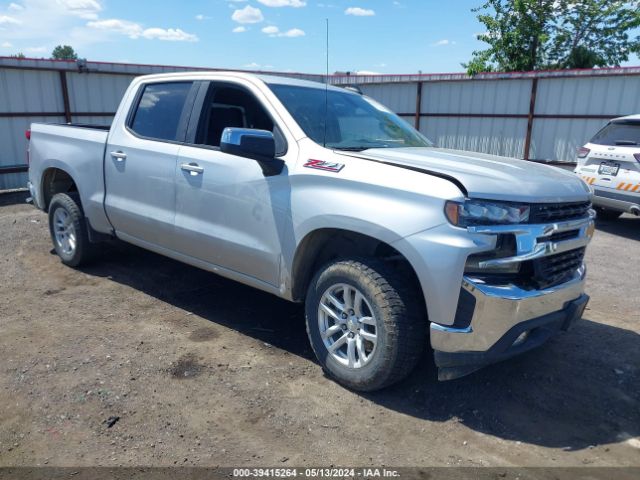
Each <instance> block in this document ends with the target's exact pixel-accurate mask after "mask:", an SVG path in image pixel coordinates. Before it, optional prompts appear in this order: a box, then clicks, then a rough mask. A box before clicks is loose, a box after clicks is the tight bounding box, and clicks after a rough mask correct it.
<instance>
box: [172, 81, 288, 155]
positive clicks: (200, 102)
mask: <svg viewBox="0 0 640 480" xmlns="http://www.w3.org/2000/svg"><path fill="white" fill-rule="evenodd" d="M200 83H201V85H200V90H199V91H198V93H197V95H196V96H195V99H194V102H193V106H192V111H191V115H190V118H189V124H188V126H187V129H186V132H185V140H184V145H188V146H190V147H195V148H201V149H204V150H213V151H216V152H219V151H220V147H215V146H213V145H203V144H200V143H195V138H196V136H197V135H198V133H199V132H198V127H199V125H200V120H201V118H202V115H203V114H204V111H203V107H204V104H205V102H206V101H207V99H208V98H209V97H210V95H211V94H212V93H213V92H215V89H216V88H221V87H227V88H235V89H237V90H242V91H243V92H245V93H246V94H248V95H251V97H253V99H254V100H255V101H256V102H258V104H259V105H261V106H262V108H263V109H264V111H265V113H266V114H267V116H268V117H269V118H270V119H271V121H272V122H273V126H274V129H277V131H278V132H279V136H280V138H281V139H282V143H283V149H282V151H281V152H276V158H281V157H284V156H285V155H286V154H287V152H288V151H289V142H287V137H286V135H285V134H284V131H283V129H282V127H280V124H279V123H278V122H277V121H276V119H275V118H274V117H273V115H272V114H271V112H270V111H269V109H267V108H266V107H265V105H264V102H262V101H261V100H260V99H259V98H258V97H257V96H256V95H255V94H254V93H253V92H252V91H251V90H249V89H248V88H247V87H245V86H244V85H241V84H239V83H234V82H230V81H227V80H203V81H202V82H200ZM212 84H214V86H213V88H211V86H212ZM274 136H275V133H274Z"/></svg>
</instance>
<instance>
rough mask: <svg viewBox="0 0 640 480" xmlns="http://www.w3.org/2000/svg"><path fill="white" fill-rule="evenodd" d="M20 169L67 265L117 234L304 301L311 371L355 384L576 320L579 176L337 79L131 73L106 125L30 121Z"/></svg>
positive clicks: (541, 335)
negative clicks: (314, 362)
mask: <svg viewBox="0 0 640 480" xmlns="http://www.w3.org/2000/svg"><path fill="white" fill-rule="evenodd" d="M29 157H30V166H29V188H30V190H31V195H32V198H33V202H34V204H35V205H36V206H37V207H38V208H40V209H42V210H44V211H47V212H48V214H49V226H50V232H51V238H52V241H53V245H54V247H55V250H56V252H57V254H58V255H59V256H60V258H61V259H62V262H63V263H64V264H66V265H69V266H72V267H76V266H78V265H80V264H81V263H83V262H85V261H87V260H89V259H90V258H92V256H93V254H94V253H95V250H96V248H97V247H98V244H99V242H101V241H103V240H105V239H108V238H118V239H121V240H123V241H125V242H130V243H132V244H135V245H138V246H140V247H143V248H146V249H149V250H152V251H154V252H157V253H160V254H162V255H166V256H168V257H171V258H174V259H177V260H179V261H182V262H185V263H188V264H191V265H195V266H197V267H200V268H203V269H205V270H209V271H211V272H215V273H217V274H219V275H223V276H225V277H228V278H231V279H234V280H237V281H239V282H242V283H245V284H247V285H251V286H253V287H256V288H259V289H261V290H264V291H267V292H270V293H272V294H274V295H277V296H279V297H282V298H285V299H288V300H291V301H294V302H304V303H305V311H306V324H307V331H308V334H309V339H310V341H311V345H312V347H313V350H314V351H315V353H316V355H317V358H318V361H319V362H320V364H321V365H322V367H323V368H324V370H325V371H326V372H327V373H328V374H329V375H330V376H331V377H333V378H335V379H336V380H337V381H338V382H340V383H341V384H343V385H345V386H347V387H349V388H352V389H355V390H363V391H366V390H375V389H380V388H383V387H385V386H388V385H390V384H392V383H394V382H397V381H398V380H400V379H402V378H403V377H404V376H406V375H407V374H408V373H409V372H410V371H411V370H412V369H413V367H414V366H415V365H416V362H417V361H418V359H419V358H420V356H421V354H422V353H423V351H424V349H425V347H426V346H427V344H428V342H429V341H430V344H431V347H432V348H433V351H434V357H435V362H436V365H437V367H438V373H439V378H440V379H442V380H446V379H452V378H457V377H460V376H462V375H466V374H468V373H470V372H473V371H475V370H477V369H479V368H481V367H483V366H485V365H487V364H489V363H492V362H496V361H499V360H503V359H506V358H509V357H511V356H513V355H516V354H519V353H521V352H524V351H526V350H529V349H531V348H533V347H536V346H538V345H540V344H541V343H543V342H544V341H546V340H547V339H548V338H549V337H550V336H551V335H553V334H554V333H556V332H558V331H560V330H566V329H568V328H569V326H570V325H571V324H572V323H573V322H574V321H576V320H577V319H579V318H580V317H581V315H582V312H583V310H584V307H585V305H586V303H587V301H588V297H587V296H586V295H585V294H584V282H585V266H584V264H583V258H584V253H585V248H586V246H587V244H588V243H589V240H590V239H591V236H592V235H593V230H594V223H593V216H594V214H593V211H592V210H591V195H590V192H589V188H588V187H587V185H586V184H585V183H584V182H583V181H581V180H580V179H579V178H577V177H576V176H574V175H573V174H572V173H570V172H564V171H562V170H559V169H554V168H552V167H547V166H542V165H538V164H534V163H529V162H524V161H520V160H514V159H509V158H501V157H495V156H490V155H483V154H477V153H468V152H462V151H452V150H446V149H442V148H436V147H435V146H434V145H433V144H432V143H430V142H429V141H428V140H427V139H426V138H425V137H423V136H422V135H421V134H420V133H418V132H417V131H416V130H414V129H413V128H412V127H411V126H409V125H408V124H407V123H406V122H404V121H403V120H401V119H400V118H398V117H397V116H395V115H394V114H393V113H392V112H390V111H389V110H388V109H387V108H385V107H384V106H382V105H380V104H379V103H377V102H376V101H374V100H372V99H371V98H368V97H366V96H364V95H361V94H360V93H358V92H355V91H351V90H349V89H342V88H336V87H326V86H325V85H321V84H317V83H312V82H305V81H298V80H292V79H286V78H280V77H267V76H253V75H248V74H240V73H205V72H203V73H179V74H164V75H153V76H146V77H140V78H137V79H136V80H134V81H133V82H132V84H131V86H130V87H129V89H128V90H127V92H126V94H125V95H124V98H123V100H122V103H121V105H120V107H119V109H118V111H117V113H116V116H115V118H114V120H113V123H112V125H111V126H110V127H95V126H90V125H75V124H69V125H48V124H40V123H34V124H33V125H32V126H31V133H30V143H29Z"/></svg>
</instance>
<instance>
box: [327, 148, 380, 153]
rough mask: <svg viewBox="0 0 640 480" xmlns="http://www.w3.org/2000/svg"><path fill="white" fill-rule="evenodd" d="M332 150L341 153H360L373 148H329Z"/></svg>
mask: <svg viewBox="0 0 640 480" xmlns="http://www.w3.org/2000/svg"><path fill="white" fill-rule="evenodd" d="M331 148H333V149H334V150H341V151H343V152H362V151H364V150H369V149H370V148H373V147H331Z"/></svg>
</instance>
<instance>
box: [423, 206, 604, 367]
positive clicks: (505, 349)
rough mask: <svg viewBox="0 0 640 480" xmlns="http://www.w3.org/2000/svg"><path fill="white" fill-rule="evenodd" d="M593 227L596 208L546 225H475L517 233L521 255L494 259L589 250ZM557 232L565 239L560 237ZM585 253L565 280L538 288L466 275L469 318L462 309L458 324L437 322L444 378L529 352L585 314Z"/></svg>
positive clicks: (462, 302)
mask: <svg viewBox="0 0 640 480" xmlns="http://www.w3.org/2000/svg"><path fill="white" fill-rule="evenodd" d="M593 228H594V227H593V212H590V214H589V216H588V218H583V219H579V220H573V221H568V222H559V223H556V224H551V225H546V226H545V225H522V226H516V227H512V226H499V227H487V228H476V229H473V230H474V233H486V234H500V233H505V232H507V233H512V234H514V235H515V236H516V242H517V245H518V251H517V255H516V256H514V257H509V258H503V259H498V260H495V261H493V262H495V263H498V262H500V263H508V262H523V261H529V260H531V259H540V258H548V257H551V256H552V255H559V254H567V255H572V252H583V251H584V247H586V245H587V244H588V243H589V241H590V240H591V236H592V234H593ZM565 232H572V233H571V234H572V235H573V237H572V238H570V239H563V237H562V236H561V235H563V234H564V233H565ZM554 235H555V236H556V237H554ZM559 235H560V236H559ZM558 236H559V237H558ZM556 238H560V240H558V241H556V240H555V239H556ZM577 249H581V250H577ZM581 256H582V253H580V255H578V254H576V257H575V258H580V260H579V262H580V263H579V264H578V265H579V267H578V268H576V269H575V270H574V271H573V272H569V276H568V277H564V278H562V283H559V284H557V285H553V286H549V287H540V288H537V289H536V288H531V286H528V287H526V288H525V287H524V286H522V285H520V284H518V283H517V282H514V283H506V284H500V285H495V284H490V283H487V282H485V281H484V280H483V279H482V278H476V277H474V276H471V275H465V276H464V277H463V281H462V289H461V291H460V298H459V300H458V314H460V313H461V314H462V315H461V316H462V317H464V321H463V322H458V321H457V318H458V314H457V315H456V322H454V324H452V325H443V324H439V323H435V322H432V323H431V332H430V333H431V346H432V347H433V349H434V357H435V362H436V365H437V366H438V378H439V379H440V380H451V379H454V378H458V377H461V376H464V375H467V374H469V373H471V372H474V371H476V370H478V369H480V368H482V367H484V366H486V365H488V364H491V363H495V362H498V361H501V360H505V359H507V358H509V357H512V356H514V355H518V354H520V353H523V352H525V351H527V350H530V349H532V348H535V347H537V346H539V345H541V344H542V343H544V342H545V341H546V340H547V339H549V338H550V337H551V336H552V335H553V334H555V333H556V332H558V331H560V330H567V329H568V328H569V327H570V326H571V325H572V324H573V323H574V322H575V321H576V320H578V319H580V318H581V317H582V313H583V311H584V308H585V307H586V304H587V302H588V300H589V297H588V296H587V295H585V294H584V284H585V277H586V267H585V265H584V263H582V261H581ZM551 258H553V257H551ZM555 258H558V257H557V256H556V257H555ZM487 263H489V262H487Z"/></svg>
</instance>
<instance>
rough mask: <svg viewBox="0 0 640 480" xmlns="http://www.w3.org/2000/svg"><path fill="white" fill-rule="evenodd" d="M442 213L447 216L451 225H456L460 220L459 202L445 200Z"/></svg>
mask: <svg viewBox="0 0 640 480" xmlns="http://www.w3.org/2000/svg"><path fill="white" fill-rule="evenodd" d="M444 213H445V215H446V216H447V220H449V222H450V223H451V224H452V225H458V222H459V220H460V217H459V215H460V204H459V203H455V202H447V203H446V204H445V206H444Z"/></svg>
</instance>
